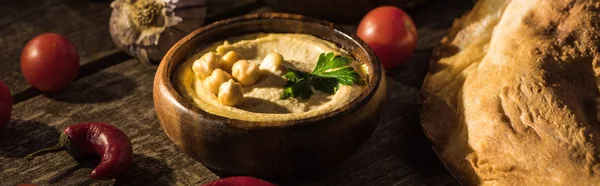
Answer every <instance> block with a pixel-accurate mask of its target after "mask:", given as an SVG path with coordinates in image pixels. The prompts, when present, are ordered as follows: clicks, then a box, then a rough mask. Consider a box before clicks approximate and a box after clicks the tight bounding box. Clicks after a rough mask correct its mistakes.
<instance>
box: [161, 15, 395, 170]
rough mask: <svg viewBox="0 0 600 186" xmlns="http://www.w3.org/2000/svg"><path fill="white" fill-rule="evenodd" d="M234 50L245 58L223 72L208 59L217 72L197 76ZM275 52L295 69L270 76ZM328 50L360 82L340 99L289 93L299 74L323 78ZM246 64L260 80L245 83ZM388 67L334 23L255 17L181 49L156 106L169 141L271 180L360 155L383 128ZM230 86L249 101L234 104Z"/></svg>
mask: <svg viewBox="0 0 600 186" xmlns="http://www.w3.org/2000/svg"><path fill="white" fill-rule="evenodd" d="M231 52H235V53H236V54H237V55H239V56H240V58H243V59H244V60H238V59H237V58H236V61H237V62H235V64H233V65H229V67H227V65H223V64H219V67H218V68H214V66H215V64H214V63H206V64H210V65H206V66H204V67H206V69H209V70H208V71H204V70H197V69H204V67H203V68H199V67H198V66H196V65H195V64H196V63H197V61H212V62H214V61H213V60H208V59H215V58H220V59H221V61H226V60H224V59H229V58H227V57H226V56H228V54H229V53H231ZM273 53H278V54H277V55H280V56H282V58H283V59H282V60H281V67H284V68H283V69H285V70H287V73H280V74H277V73H273V74H269V73H266V75H265V74H264V73H263V71H262V69H263V68H262V65H261V64H263V63H265V61H267V59H265V58H266V57H265V56H267V55H271V54H273ZM325 53H327V55H326V56H329V53H331V56H332V57H333V56H334V54H335V56H336V57H333V58H329V59H335V58H337V57H340V58H343V59H344V60H343V61H344V62H343V64H344V65H346V66H343V67H340V68H331V69H329V70H332V71H334V70H336V69H347V70H348V69H353V71H352V72H353V73H354V75H356V76H353V77H355V78H357V79H359V80H360V82H356V83H347V82H346V83H345V84H342V83H340V84H339V86H338V87H337V88H335V89H333V88H332V89H331V90H335V91H333V92H330V93H324V91H327V90H328V89H325V90H323V89H322V87H321V88H318V87H317V88H315V86H314V85H312V95H311V96H309V97H306V98H303V97H286V96H284V94H283V92H284V91H287V90H288V89H286V88H285V86H288V85H289V84H288V81H292V80H290V79H289V78H290V76H288V75H289V74H290V72H292V73H297V72H298V73H311V74H310V75H311V77H312V75H315V76H316V75H317V74H312V72H314V71H313V69H316V66H318V65H317V64H320V63H319V62H320V59H321V57H322V56H323V55H324V54H325ZM204 56H212V57H204ZM215 56H216V57H215ZM241 61H244V62H243V63H242V62H241ZM238 63H240V64H243V65H242V66H246V67H248V68H247V69H244V70H246V71H242V72H244V73H246V72H248V73H249V72H251V71H252V70H251V69H256V68H258V67H257V66H261V67H260V69H261V74H260V78H258V80H256V81H252V83H247V82H245V80H242V79H241V78H240V77H241V76H239V74H238V73H236V72H239V71H236V69H237V68H236V65H238ZM251 66H254V67H252V68H250V67H251ZM209 67H210V68H209ZM381 69H382V67H381V64H380V63H379V61H378V60H377V58H376V57H375V54H374V53H373V52H372V51H371V49H370V48H369V47H368V46H367V45H366V44H365V43H364V42H362V41H361V40H360V39H358V37H356V36H354V35H351V34H348V33H345V32H343V31H340V30H339V29H336V27H335V26H334V25H333V24H331V23H329V22H325V21H321V20H316V19H311V18H306V17H303V16H299V15H291V14H279V13H267V14H252V15H246V16H242V17H237V18H231V19H227V20H223V21H218V22H215V23H213V24H210V25H207V26H204V27H202V28H200V29H198V30H196V31H194V32H192V33H190V35H188V36H186V37H184V38H183V39H182V40H180V41H179V42H178V43H177V44H175V45H174V46H173V48H171V49H170V50H169V52H168V53H167V54H166V55H165V57H164V58H163V60H162V62H161V64H160V66H159V67H158V69H157V72H156V76H155V79H154V90H153V98H154V107H155V110H156V115H157V116H158V119H159V121H160V123H161V127H162V128H163V130H164V131H165V133H166V134H167V136H168V137H169V138H170V139H171V140H172V141H173V142H174V143H175V144H176V145H177V146H178V147H179V148H180V149H181V150H182V151H183V152H185V153H186V154H188V155H189V156H191V157H192V158H194V159H196V160H198V161H200V162H201V163H202V164H204V165H205V166H207V167H210V168H211V169H213V170H219V171H223V172H226V173H229V174H235V175H249V176H257V177H261V178H267V179H268V178H276V177H285V176H289V175H297V174H300V173H307V172H311V173H318V172H321V171H326V170H328V169H329V168H331V167H333V166H334V165H336V164H338V163H339V162H341V161H342V160H344V159H346V158H348V157H350V156H351V155H352V154H353V153H354V152H355V151H356V150H357V149H358V148H359V147H360V146H361V145H362V144H363V143H364V142H365V141H366V140H367V139H368V138H369V136H370V135H371V133H372V132H373V130H374V129H375V127H376V126H377V124H378V123H379V121H380V119H381V116H382V103H383V101H384V98H385V96H386V93H387V88H386V84H385V75H384V73H383V72H382V70H381ZM199 72H202V73H199ZM209 72H211V73H209ZM274 72H279V71H274ZM324 72H330V71H324ZM216 74H224V75H221V76H220V77H221V79H219V83H216V84H219V85H221V86H220V87H215V86H212V87H211V86H208V88H207V86H206V85H207V84H209V85H211V83H212V82H213V81H216V80H215V78H212V77H213V76H214V75H216ZM249 74H252V73H249ZM281 74H284V75H283V76H282V75H281ZM209 75H210V76H209ZM215 77H216V76H215ZM217 79H218V78H217ZM340 82H342V81H340ZM240 84H244V85H240ZM225 85H228V86H225ZM223 87H225V88H226V89H223ZM232 87H233V88H232ZM236 87H237V88H236ZM227 88H230V89H227ZM309 88H311V87H309ZM316 89H319V90H323V91H319V90H316ZM223 90H226V91H225V93H230V95H233V93H235V95H238V96H240V97H243V99H242V101H240V102H224V101H223V100H222V99H221V97H222V95H227V94H225V93H224V91H223ZM227 90H236V91H231V92H227ZM222 93H223V94H222ZM287 95H289V94H287ZM294 96H295V95H294ZM230 103H235V104H230Z"/></svg>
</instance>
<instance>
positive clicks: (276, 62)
mask: <svg viewBox="0 0 600 186" xmlns="http://www.w3.org/2000/svg"><path fill="white" fill-rule="evenodd" d="M282 63H283V56H282V55H281V54H279V53H277V52H271V53H269V54H267V55H266V56H265V58H264V59H263V61H262V63H260V67H259V69H260V71H261V74H262V75H263V76H266V75H268V74H269V73H273V74H275V75H278V76H282V75H283V74H285V73H286V71H287V69H286V68H285V67H284V66H283V65H282Z"/></svg>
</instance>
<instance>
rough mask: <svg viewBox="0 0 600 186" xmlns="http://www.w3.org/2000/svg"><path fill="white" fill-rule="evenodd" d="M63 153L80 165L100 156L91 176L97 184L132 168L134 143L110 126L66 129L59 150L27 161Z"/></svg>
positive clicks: (95, 125) (97, 125) (99, 124)
mask: <svg viewBox="0 0 600 186" xmlns="http://www.w3.org/2000/svg"><path fill="white" fill-rule="evenodd" d="M62 150H66V151H67V152H68V153H69V155H71V156H72V157H73V158H74V159H75V160H77V161H80V160H83V159H87V158H89V157H94V156H96V157H97V156H99V157H100V163H99V164H98V165H97V166H96V168H94V170H93V171H92V173H91V174H90V177H91V178H92V179H95V180H105V179H112V178H115V177H117V175H119V174H121V173H123V172H125V171H126V170H127V169H128V168H129V167H130V166H131V162H132V157H133V150H132V148H131V141H129V138H128V137H127V135H125V133H123V131H121V130H119V129H118V128H117V127H115V126H113V125H110V124H107V123H100V122H90V123H81V124H76V125H71V126H69V127H67V128H66V129H65V130H64V131H63V133H62V134H61V135H60V138H59V140H58V144H56V146H54V147H50V148H46V149H42V150H39V151H36V152H34V153H32V154H30V155H28V156H27V157H25V159H27V160H31V159H33V157H34V156H36V155H39V154H42V153H47V152H57V151H62Z"/></svg>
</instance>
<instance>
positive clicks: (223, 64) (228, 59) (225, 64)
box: [219, 51, 244, 72]
mask: <svg viewBox="0 0 600 186" xmlns="http://www.w3.org/2000/svg"><path fill="white" fill-rule="evenodd" d="M242 59H244V58H243V57H242V56H241V55H240V54H238V53H237V52H235V51H229V52H227V53H225V55H223V57H222V58H221V61H220V62H219V63H220V64H219V65H220V68H221V69H223V70H225V71H227V72H231V68H232V67H233V64H235V62H237V61H239V60H242Z"/></svg>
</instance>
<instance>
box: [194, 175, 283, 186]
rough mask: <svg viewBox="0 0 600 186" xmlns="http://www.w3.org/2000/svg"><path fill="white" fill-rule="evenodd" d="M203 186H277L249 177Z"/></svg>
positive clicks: (227, 179)
mask: <svg viewBox="0 0 600 186" xmlns="http://www.w3.org/2000/svg"><path fill="white" fill-rule="evenodd" d="M202 186H277V185H275V184H273V183H270V182H267V181H265V180H261V179H258V178H254V177H249V176H233V177H228V178H223V179H219V180H215V181H213V182H210V183H207V184H204V185H202Z"/></svg>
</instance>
